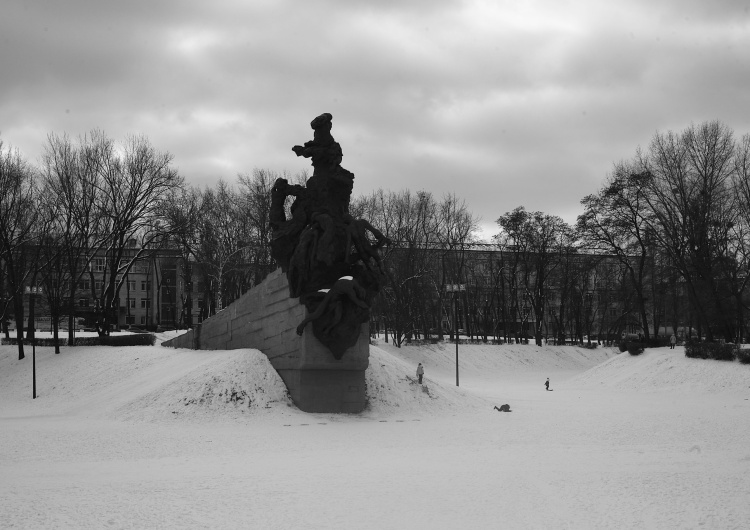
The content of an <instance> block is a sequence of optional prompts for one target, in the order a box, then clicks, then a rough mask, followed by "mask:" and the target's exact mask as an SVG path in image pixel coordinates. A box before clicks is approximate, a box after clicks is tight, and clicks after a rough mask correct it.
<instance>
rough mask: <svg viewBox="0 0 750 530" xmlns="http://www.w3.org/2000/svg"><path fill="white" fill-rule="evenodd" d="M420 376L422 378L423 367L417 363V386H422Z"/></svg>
mask: <svg viewBox="0 0 750 530" xmlns="http://www.w3.org/2000/svg"><path fill="white" fill-rule="evenodd" d="M422 376H424V366H422V363H419V366H417V377H418V378H419V384H420V385H421V384H422Z"/></svg>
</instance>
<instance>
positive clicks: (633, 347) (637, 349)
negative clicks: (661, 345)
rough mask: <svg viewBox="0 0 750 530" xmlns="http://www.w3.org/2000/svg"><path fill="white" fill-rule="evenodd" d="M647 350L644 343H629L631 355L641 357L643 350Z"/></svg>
mask: <svg viewBox="0 0 750 530" xmlns="http://www.w3.org/2000/svg"><path fill="white" fill-rule="evenodd" d="M645 349H646V345H645V344H644V343H642V342H636V341H630V342H628V353H629V354H630V355H640V354H642V353H643V350H645Z"/></svg>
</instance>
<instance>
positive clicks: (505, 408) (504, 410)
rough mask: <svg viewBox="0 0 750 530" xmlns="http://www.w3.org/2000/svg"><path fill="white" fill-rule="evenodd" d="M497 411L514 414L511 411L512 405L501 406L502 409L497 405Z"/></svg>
mask: <svg viewBox="0 0 750 530" xmlns="http://www.w3.org/2000/svg"><path fill="white" fill-rule="evenodd" d="M495 410H497V411H499V412H512V411H511V410H510V405H508V404H507V403H506V404H505V405H500V408H497V405H495Z"/></svg>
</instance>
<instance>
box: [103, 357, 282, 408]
mask: <svg viewBox="0 0 750 530" xmlns="http://www.w3.org/2000/svg"><path fill="white" fill-rule="evenodd" d="M213 354H214V355H213V358H212V361H211V362H210V363H202V364H200V365H198V366H196V367H195V368H194V369H192V370H191V371H189V372H188V373H186V374H182V375H180V376H179V377H178V378H176V379H174V380H173V381H171V382H168V383H166V384H165V385H163V386H161V387H160V388H157V389H155V390H152V391H150V392H147V393H145V394H144V395H141V396H139V397H137V398H135V399H133V400H132V401H129V402H128V403H126V404H124V405H122V406H119V407H118V408H117V409H116V410H115V411H114V415H115V416H116V417H119V418H122V419H125V420H130V421H155V420H163V419H166V418H170V417H173V418H180V419H186V420H196V421H205V420H209V419H210V420H219V421H220V420H238V419H241V418H243V417H247V416H249V415H252V414H257V413H259V412H265V411H269V410H272V409H274V408H276V407H282V408H287V407H290V406H292V401H291V398H290V396H289V393H288V392H287V389H286V386H285V385H284V382H283V381H282V380H281V377H279V374H278V373H277V372H276V370H274V369H273V367H272V366H271V363H270V362H269V361H268V358H267V357H266V356H265V355H264V354H262V353H261V352H259V351H258V350H253V349H241V350H228V351H216V352H213Z"/></svg>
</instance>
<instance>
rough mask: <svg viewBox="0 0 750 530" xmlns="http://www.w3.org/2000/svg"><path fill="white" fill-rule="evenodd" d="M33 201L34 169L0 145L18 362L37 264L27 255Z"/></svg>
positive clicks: (1, 234)
mask: <svg viewBox="0 0 750 530" xmlns="http://www.w3.org/2000/svg"><path fill="white" fill-rule="evenodd" d="M35 199H36V181H35V172H34V170H33V168H32V167H31V166H30V165H29V164H28V162H26V160H24V159H23V158H22V157H21V155H20V153H19V152H18V151H17V150H13V149H5V148H4V147H3V144H2V142H0V260H1V261H2V262H3V269H4V273H5V281H6V283H7V286H8V293H9V295H10V299H11V300H12V302H13V309H14V313H15V319H16V331H17V336H18V359H19V360H20V359H23V358H24V352H23V327H24V326H23V317H24V305H23V295H24V290H25V286H26V280H27V278H28V276H29V274H30V273H31V272H32V270H34V267H35V265H36V264H35V263H34V261H33V260H32V259H30V256H29V253H30V252H31V250H32V247H33V246H34V243H35V242H34V240H33V238H34V236H35V235H36V234H35V233H34V226H35V223H36V220H37V210H36V200H35ZM3 312H4V311H3Z"/></svg>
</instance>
